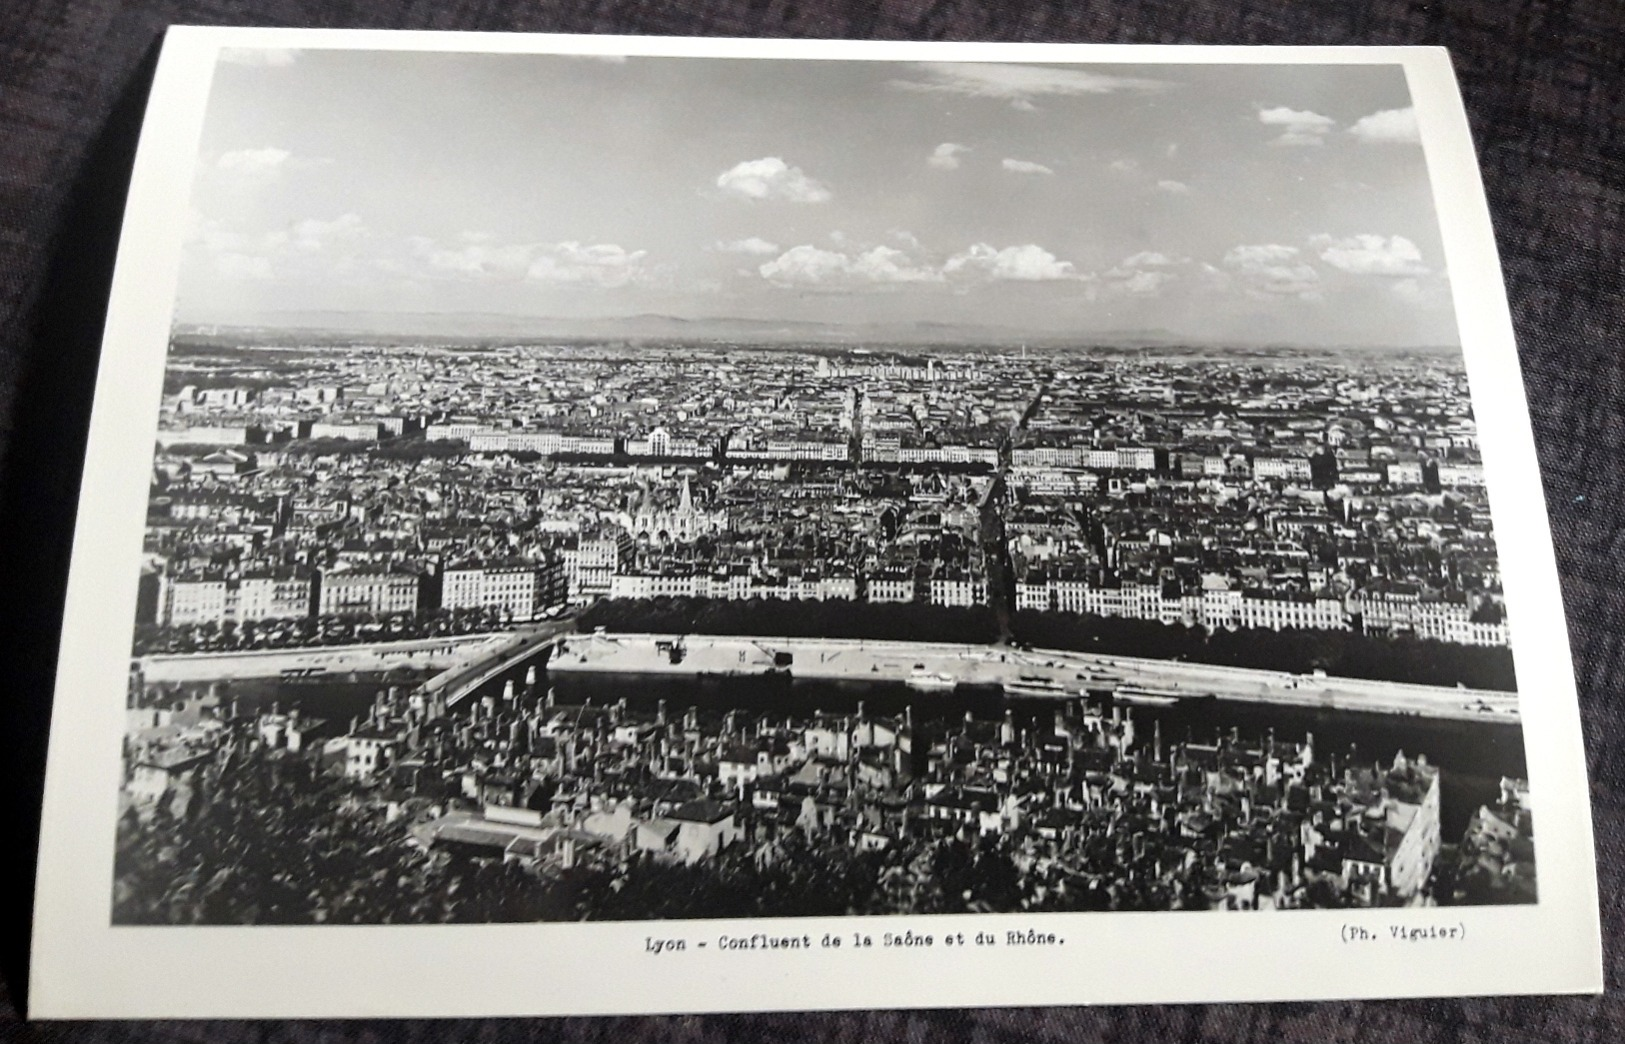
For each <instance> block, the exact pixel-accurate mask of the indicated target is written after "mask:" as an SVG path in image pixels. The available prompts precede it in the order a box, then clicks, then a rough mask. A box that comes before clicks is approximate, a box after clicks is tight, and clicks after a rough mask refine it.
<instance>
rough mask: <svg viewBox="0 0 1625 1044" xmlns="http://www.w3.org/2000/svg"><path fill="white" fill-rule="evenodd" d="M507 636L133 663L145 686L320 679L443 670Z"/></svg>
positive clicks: (139, 659)
mask: <svg viewBox="0 0 1625 1044" xmlns="http://www.w3.org/2000/svg"><path fill="white" fill-rule="evenodd" d="M508 637H509V635H507V634H506V633H501V634H469V635H456V636H453V637H447V638H414V639H409V640H407V641H399V642H369V643H358V644H355V645H313V646H302V647H299V648H293V649H255V650H251V651H246V652H221V653H184V654H154V655H150V656H137V657H135V660H134V662H135V664H136V665H137V666H139V668H140V669H141V672H142V675H143V677H144V678H145V679H146V680H147V681H148V682H208V681H233V680H239V679H249V678H278V677H281V676H282V675H283V674H285V673H288V672H290V671H302V672H310V673H313V674H318V675H319V674H325V673H330V672H344V671H363V672H365V671H387V670H389V669H390V668H392V667H416V668H423V669H428V670H443V669H446V668H450V667H453V666H456V665H457V664H459V663H461V662H463V661H464V660H466V659H467V658H468V657H469V656H471V655H476V654H477V653H478V651H479V650H481V649H482V648H484V647H485V646H488V645H492V644H495V643H498V642H501V641H503V640H505V639H507V638H508Z"/></svg>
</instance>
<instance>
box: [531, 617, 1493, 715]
mask: <svg viewBox="0 0 1625 1044" xmlns="http://www.w3.org/2000/svg"><path fill="white" fill-rule="evenodd" d="M674 645H676V646H680V647H681V656H680V657H674V656H673V655H672V654H671V651H670V650H671V648H672V647H673V646H674ZM785 656H788V658H789V660H790V663H789V665H788V666H787V667H785V666H784V665H783V663H782V660H783V658H784V657H785ZM674 660H675V661H676V662H674ZM547 669H548V671H549V672H556V673H569V672H573V671H583V672H612V673H629V674H667V675H690V676H696V675H709V674H716V675H752V674H763V673H767V672H770V671H774V670H786V671H788V673H790V674H791V675H792V676H793V677H797V678H808V679H821V680H830V681H842V680H845V681H877V682H902V683H912V684H915V685H917V686H919V687H921V688H922V689H927V688H929V687H932V686H935V685H945V684H946V681H947V680H951V681H953V682H954V683H957V684H969V685H991V686H998V685H1004V684H1007V683H1010V684H1020V683H1021V682H1023V681H1027V682H1029V683H1031V682H1034V681H1036V680H1039V679H1042V681H1040V682H1039V685H1046V684H1047V685H1055V686H1059V687H1061V688H1062V689H1063V690H1064V693H1065V695H1067V696H1073V697H1075V696H1078V695H1080V694H1081V692H1082V690H1083V688H1084V687H1085V686H1089V687H1093V688H1110V687H1113V686H1111V685H1109V684H1101V683H1100V682H1099V679H1102V678H1111V679H1117V680H1118V681H1119V683H1120V684H1123V685H1129V686H1141V687H1144V688H1147V689H1152V690H1156V691H1158V692H1164V693H1170V694H1173V695H1176V696H1178V697H1180V698H1217V699H1222V700H1238V701H1245V702H1255V703H1277V704H1285V705H1290V706H1296V707H1311V708H1322V709H1327V710H1340V711H1366V712H1371V713H1378V714H1400V715H1416V716H1420V717H1429V718H1449V719H1458V720H1467V721H1485V722H1494V723H1504V724H1515V723H1517V722H1518V721H1519V713H1518V695H1517V694H1516V693H1507V692H1493V691H1489V690H1482V689H1467V688H1444V687H1440V686H1431V685H1410V684H1404V683H1399V682H1383V681H1368V680H1365V679H1360V678H1344V677H1331V676H1323V675H1303V674H1291V673H1288V672H1285V671H1263V670H1254V669H1250V668H1241V667H1222V666H1214V665H1210V664H1198V663H1187V662H1184V661H1170V660H1150V659H1144V658H1140V657H1131V656H1117V655H1100V654H1094V653H1077V652H1063V651H1059V650H1051V649H1027V650H1024V649H1017V648H1012V647H1007V646H992V645H952V644H946V643H932V642H883V641H865V640H856V639H852V640H848V639H820V638H772V637H734V636H719V635H657V634H605V633H595V634H588V635H569V636H565V637H564V638H562V639H561V640H560V643H559V646H558V648H557V650H556V651H555V653H554V655H553V657H552V658H551V659H550V660H549V662H548V665H547ZM1091 679H1094V680H1095V681H1094V682H1093V684H1092V683H1091ZM927 695H929V693H928V692H925V693H922V696H927Z"/></svg>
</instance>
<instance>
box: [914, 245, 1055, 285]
mask: <svg viewBox="0 0 1625 1044" xmlns="http://www.w3.org/2000/svg"><path fill="white" fill-rule="evenodd" d="M942 270H943V273H944V274H945V275H948V276H958V277H965V276H981V277H984V278H987V279H995V280H1015V281H1021V282H1037V281H1045V280H1054V279H1075V278H1077V271H1076V269H1075V268H1074V267H1073V264H1072V262H1070V261H1062V260H1060V259H1058V258H1057V257H1056V256H1055V255H1054V254H1052V253H1050V252H1049V251H1048V250H1045V249H1044V248H1043V247H1041V246H1038V245H1037V244H1035V243H1027V244H1024V245H1021V246H1010V247H1005V248H1004V249H1003V250H999V249H995V248H994V247H992V246H989V245H988V244H986V243H977V244H975V245H974V246H971V247H970V248H969V249H967V250H964V251H962V252H961V253H958V254H955V255H954V256H953V257H950V258H949V259H948V261H947V263H945V264H944V265H943V266H942Z"/></svg>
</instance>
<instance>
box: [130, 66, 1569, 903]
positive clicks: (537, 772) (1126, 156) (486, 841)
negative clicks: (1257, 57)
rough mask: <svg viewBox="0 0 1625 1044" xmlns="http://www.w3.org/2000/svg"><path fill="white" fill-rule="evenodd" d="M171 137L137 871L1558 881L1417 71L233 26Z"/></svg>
mask: <svg viewBox="0 0 1625 1044" xmlns="http://www.w3.org/2000/svg"><path fill="white" fill-rule="evenodd" d="M335 99H338V100H340V101H343V102H346V104H334V101H335ZM352 101H353V102H354V103H355V104H354V105H351V104H348V103H349V102H352ZM362 113H364V114H365V115H362ZM194 174H195V177H194V180H193V182H192V183H191V185H190V188H189V190H188V191H189V192H190V202H191V209H190V214H189V220H188V223H187V227H186V229H185V231H184V233H179V235H180V236H181V238H182V242H181V244H180V254H181V263H180V271H179V273H178V277H179V278H178V293H177V298H176V302H175V309H174V313H173V317H172V319H173V321H172V325H171V328H170V331H169V340H168V343H167V344H165V345H162V346H161V347H162V348H163V350H164V352H165V369H164V378H163V387H162V391H161V396H159V397H157V398H156V400H155V401H154V402H153V403H152V406H153V408H154V411H155V414H156V418H155V419H156V424H155V426H154V428H153V429H152V430H153V431H154V433H155V439H154V446H153V457H152V470H151V477H150V487H149V497H148V501H147V504H146V512H145V519H144V525H145V528H144V537H143V547H142V556H141V561H140V562H139V563H134V562H132V563H130V571H129V581H130V584H131V586H132V587H134V588H135V598H134V603H135V612H134V620H133V621H132V633H131V661H130V673H129V684H128V691H127V694H126V730H125V736H124V743H123V756H124V759H123V760H124V764H123V768H124V771H123V777H122V787H121V790H120V794H119V824H118V835H117V845H116V856H115V869H114V875H113V876H114V880H113V882H112V896H111V911H110V916H111V920H112V922H113V923H114V924H167V925H180V924H237V925H246V924H405V923H414V924H438V923H490V922H532V921H567V920H568V921H579V920H614V921H641V920H658V919H703V918H718V917H763V918H770V917H802V916H871V915H874V916H880V915H898V914H914V913H992V914H1006V913H1025V912H1064V911H1102V912H1104V911H1119V910H1166V911H1184V910H1233V911H1262V910H1299V909H1328V908H1344V907H1381V906H1388V907H1407V906H1444V905H1485V904H1499V903H1534V902H1536V900H1537V898H1538V894H1537V892H1538V890H1537V875H1536V860H1535V856H1534V828H1533V819H1532V813H1531V794H1530V785H1529V779H1528V777H1529V773H1528V769H1527V767H1526V763H1525V755H1524V749H1523V731H1522V725H1521V715H1520V709H1521V708H1520V701H1521V700H1524V699H1529V700H1538V699H1540V698H1541V697H1542V693H1541V692H1540V691H1539V690H1538V687H1536V686H1535V685H1533V680H1532V679H1530V678H1527V677H1519V676H1518V675H1517V674H1516V673H1515V671H1514V648H1515V647H1516V646H1517V643H1518V641H1519V634H1518V630H1517V624H1518V618H1517V617H1516V615H1512V616H1510V617H1509V613H1508V607H1507V605H1506V604H1505V595H1504V591H1503V586H1502V578H1501V574H1500V568H1499V565H1498V555H1497V548H1496V535H1495V527H1494V525H1493V522H1492V512H1491V502H1490V501H1491V487H1492V486H1493V483H1492V482H1491V479H1492V478H1493V471H1494V468H1493V463H1494V462H1493V461H1492V462H1491V467H1490V469H1489V471H1490V474H1489V475H1487V474H1486V462H1485V461H1484V460H1483V458H1482V457H1481V455H1480V451H1479V431H1478V427H1477V424H1476V422H1475V417H1474V409H1473V401H1472V394H1471V390H1470V389H1469V387H1468V379H1467V368H1466V366H1465V363H1464V360H1463V353H1462V348H1461V338H1460V334H1459V331H1458V328H1457V324H1456V320H1455V311H1454V308H1455V304H1454V301H1453V298H1452V293H1451V287H1450V281H1449V277H1448V273H1447V272H1446V269H1445V265H1444V245H1443V242H1442V239H1441V236H1440V231H1439V227H1438V221H1437V218H1436V216H1435V213H1434V209H1433V192H1432V186H1431V183H1430V182H1429V176H1428V169H1427V162H1426V157H1425V156H1424V154H1423V150H1422V148H1421V143H1420V132H1419V130H1418V123H1417V116H1416V111H1415V109H1414V107H1413V106H1412V102H1411V98H1410V93H1409V89H1408V87H1407V84H1406V78H1405V73H1404V69H1403V68H1402V67H1400V66H1398V65H1383V64H1369V63H1368V64H1360V63H1350V64H1343V65H1324V66H1322V65H1310V64H1291V65H1271V64H1268V63H1265V62H1255V63H1243V64H1224V65H1218V64H1202V63H1192V64H1160V65H1157V64H1148V65H1129V64H1110V63H1103V64H1099V65H1082V64H1072V65H1068V64H1064V63H1062V64H1040V63H1032V62H1027V63H1007V64H1000V63H978V62H894V61H878V60H877V61H859V60H853V61H847V60H840V61H817V62H798V61H780V60H765V59H762V60H754V59H753V60H714V59H698V58H694V59H690V58H676V57H654V56H637V55H632V56H625V57H620V56H607V57H606V56H596V57H591V58H588V57H581V56H577V57H571V56H565V55H521V54H512V55H497V54H479V53H460V52H450V51H448V52H445V53H427V52H424V53H418V52H411V51H388V52H386V51H377V52H368V51H359V50H357V51H330V50H319V49H313V50H309V51H301V50H285V51H277V52H275V53H269V52H260V51H254V50H228V51H225V52H222V55H221V58H220V61H219V63H218V65H217V67H216V68H215V70H214V76H213V78H212V80H211V87H210V96H209V101H208V112H207V116H206V118H205V121H204V126H203V130H202V134H201V140H200V144H199V152H198V159H197V164H196V169H195V171H194ZM153 347H154V348H157V347H160V346H157V345H154V346H153ZM1495 488H1497V489H1498V488H1499V487H1495Z"/></svg>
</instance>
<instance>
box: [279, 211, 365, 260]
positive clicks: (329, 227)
mask: <svg viewBox="0 0 1625 1044" xmlns="http://www.w3.org/2000/svg"><path fill="white" fill-rule="evenodd" d="M364 231H366V226H365V225H363V224H362V221H361V218H360V216H359V215H356V214H341V215H339V216H338V217H336V218H334V219H333V220H331V221H322V220H320V219H319V218H306V219H305V220H303V221H296V222H294V225H293V229H292V231H291V233H290V235H289V240H290V241H291V243H292V245H293V248H294V249H295V250H299V251H302V252H304V253H307V254H313V253H319V252H320V251H321V250H323V249H324V248H325V247H326V246H327V245H328V244H329V243H330V242H332V240H334V239H335V238H339V237H345V236H356V235H360V234H361V233H363V232H364Z"/></svg>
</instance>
